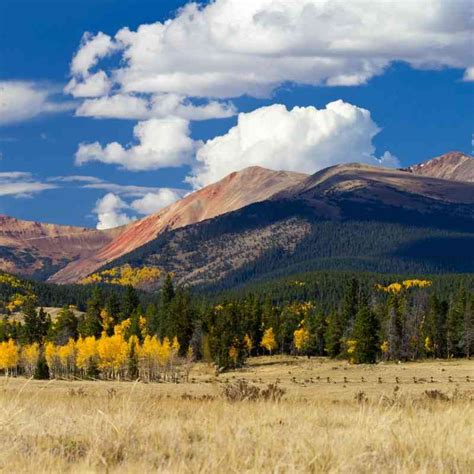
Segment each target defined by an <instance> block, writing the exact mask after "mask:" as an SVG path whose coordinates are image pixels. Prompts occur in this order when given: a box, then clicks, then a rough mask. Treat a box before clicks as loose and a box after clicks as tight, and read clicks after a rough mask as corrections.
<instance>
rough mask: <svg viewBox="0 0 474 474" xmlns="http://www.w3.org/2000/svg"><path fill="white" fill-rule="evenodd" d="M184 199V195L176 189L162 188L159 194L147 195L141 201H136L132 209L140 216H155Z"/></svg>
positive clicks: (132, 204) (131, 205) (133, 202)
mask: <svg viewBox="0 0 474 474" xmlns="http://www.w3.org/2000/svg"><path fill="white" fill-rule="evenodd" d="M182 197H183V194H182V193H181V192H179V191H177V190H175V189H168V188H162V189H160V190H158V191H157V192H153V193H146V194H145V195H144V196H143V197H142V198H140V199H135V200H134V201H132V203H131V204H130V207H131V208H132V209H134V210H135V211H137V212H138V213H139V214H145V215H147V214H153V213H154V212H158V211H159V210H160V209H163V208H164V207H167V206H169V205H170V204H173V203H174V202H176V201H177V200H178V199H181V198H182Z"/></svg>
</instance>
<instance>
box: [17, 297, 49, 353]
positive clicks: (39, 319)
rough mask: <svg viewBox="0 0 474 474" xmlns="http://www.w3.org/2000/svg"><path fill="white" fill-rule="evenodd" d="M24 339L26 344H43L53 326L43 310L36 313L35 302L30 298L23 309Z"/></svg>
mask: <svg viewBox="0 0 474 474" xmlns="http://www.w3.org/2000/svg"><path fill="white" fill-rule="evenodd" d="M23 317H24V324H23V339H24V340H25V342H26V343H28V344H32V343H34V342H42V341H43V340H44V338H45V337H46V335H47V333H48V329H49V327H50V324H51V320H50V318H49V316H48V315H47V314H46V313H45V311H44V309H43V308H40V310H39V311H38V312H37V311H36V306H35V301H34V299H33V298H28V299H27V300H26V303H25V305H24V307H23Z"/></svg>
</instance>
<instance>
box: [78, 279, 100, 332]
mask: <svg viewBox="0 0 474 474" xmlns="http://www.w3.org/2000/svg"><path fill="white" fill-rule="evenodd" d="M102 302H103V297H102V291H101V290H100V288H99V287H95V288H94V290H93V291H92V296H91V297H90V298H89V299H88V300H87V311H86V314H85V315H84V316H83V318H82V319H81V320H80V321H79V325H78V331H79V334H80V335H81V336H82V337H89V336H93V337H100V335H101V333H102V329H103V327H102V317H101V312H102Z"/></svg>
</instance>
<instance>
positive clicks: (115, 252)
mask: <svg viewBox="0 0 474 474" xmlns="http://www.w3.org/2000/svg"><path fill="white" fill-rule="evenodd" d="M306 177H307V175H305V174H301V173H292V172H287V171H272V170H268V169H265V168H261V167H258V166H253V167H249V168H246V169H244V170H242V171H239V172H234V173H231V174H229V175H228V176H226V177H225V178H223V179H222V180H220V181H218V182H217V183H214V184H211V185H209V186H207V187H205V188H203V189H200V190H199V191H196V192H194V193H191V194H189V195H188V196H186V197H185V198H183V199H181V200H179V201H177V202H176V203H174V204H172V205H170V206H168V207H166V208H165V209H163V210H161V211H160V212H158V213H156V214H152V215H150V216H148V217H145V218H144V219H141V220H139V221H135V222H132V223H131V224H128V225H127V226H126V227H125V228H124V230H123V232H121V233H120V235H118V237H117V238H115V239H113V240H112V241H111V242H110V243H108V244H107V245H105V246H104V247H103V248H102V249H100V251H98V252H97V253H94V254H90V255H88V256H86V257H85V258H79V259H78V260H76V261H74V262H72V263H70V264H68V265H67V266H66V267H64V268H63V269H61V270H60V271H59V272H58V273H56V274H55V275H53V276H52V277H51V278H50V281H52V282H56V283H69V282H74V281H77V280H78V279H80V278H82V277H84V276H86V275H88V274H90V273H92V272H94V271H95V270H96V269H97V268H99V267H101V266H102V265H104V264H106V263H108V262H110V261H112V260H115V259H117V258H119V257H121V256H122V255H125V254H126V253H128V252H131V251H132V250H134V249H136V248H138V247H140V246H142V245H144V244H146V243H147V242H149V241H151V240H153V239H154V238H156V237H157V235H159V234H160V233H162V232H164V231H166V230H170V229H176V228H179V227H184V226H186V225H189V224H193V223H195V222H200V221H203V220H206V219H210V218H213V217H216V216H218V215H221V214H225V213H226V212H230V211H234V210H236V209H240V208H242V207H244V206H247V205H248V204H251V203H254V202H259V201H263V200H265V199H268V198H269V197H270V196H272V195H273V194H275V193H277V192H279V191H281V190H282V189H285V188H287V187H288V186H293V185H295V184H297V183H299V182H301V181H303V180H304V179H305V178H306Z"/></svg>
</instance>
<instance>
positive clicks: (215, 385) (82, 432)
mask: <svg viewBox="0 0 474 474" xmlns="http://www.w3.org/2000/svg"><path fill="white" fill-rule="evenodd" d="M275 384H276V387H275ZM269 385H270V389H268V386H269ZM253 387H258V388H259V389H260V391H258V390H256V389H255V388H253ZM242 398H243V399H242ZM473 402H474V362H473V361H470V360H451V361H429V362H416V363H401V364H392V363H387V364H377V365H350V364H348V363H347V362H342V361H341V362H340V361H333V360H327V359H323V358H311V359H307V358H302V357H299V358H296V357H288V356H273V357H258V358H253V359H249V361H248V364H247V367H246V368H245V369H241V370H238V371H234V372H227V373H223V374H220V375H217V376H216V374H215V371H214V369H213V368H212V367H211V366H208V365H205V364H195V365H194V366H193V368H192V370H191V373H190V376H189V381H188V382H187V383H179V384H172V383H150V384H145V383H141V382H135V383H133V382H104V381H61V380H52V381H49V382H48V381H34V380H27V379H25V378H20V377H19V378H1V379H0V452H1V455H0V472H55V473H56V472H61V473H62V472H87V473H88V472H117V473H122V472H123V473H136V472H141V473H147V472H170V473H187V472H203V473H204V472H206V473H208V472H213V473H219V472H226V473H236V472H251V473H257V472H258V473H262V472H263V473H264V472H275V473H286V472H288V473H293V472H294V473H296V472H298V473H300V472H304V473H305V472H308V473H325V472H331V473H332V472H334V473H345V472H350V473H366V472H397V473H398V472H400V473H405V472H406V473H413V472H420V473H431V472H449V473H451V472H452V473H457V472H459V473H467V472H473V471H474V450H473V449H472V439H473V438H474V428H473V422H474V408H473Z"/></svg>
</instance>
